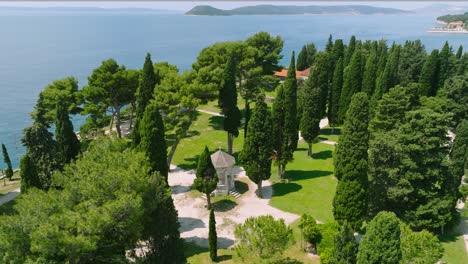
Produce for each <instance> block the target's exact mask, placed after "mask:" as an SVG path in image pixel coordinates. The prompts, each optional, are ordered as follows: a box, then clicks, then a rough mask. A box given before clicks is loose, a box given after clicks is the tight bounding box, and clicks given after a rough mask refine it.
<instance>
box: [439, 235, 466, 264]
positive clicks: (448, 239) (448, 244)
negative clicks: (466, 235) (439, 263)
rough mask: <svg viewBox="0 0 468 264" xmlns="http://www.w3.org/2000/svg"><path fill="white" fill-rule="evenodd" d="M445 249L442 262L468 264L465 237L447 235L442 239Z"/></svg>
mask: <svg viewBox="0 0 468 264" xmlns="http://www.w3.org/2000/svg"><path fill="white" fill-rule="evenodd" d="M440 240H441V242H442V246H443V247H444V256H443V257H442V260H443V261H445V262H446V263H448V264H464V263H468V254H467V252H466V251H465V242H464V241H463V236H461V235H458V236H453V235H447V236H444V237H441V238H440Z"/></svg>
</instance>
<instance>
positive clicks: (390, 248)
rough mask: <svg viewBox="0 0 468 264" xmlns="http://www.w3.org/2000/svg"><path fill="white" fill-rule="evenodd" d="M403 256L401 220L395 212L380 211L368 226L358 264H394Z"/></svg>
mask: <svg viewBox="0 0 468 264" xmlns="http://www.w3.org/2000/svg"><path fill="white" fill-rule="evenodd" d="M401 258H402V253H401V249H400V221H399V220H398V218H397V217H396V216H395V214H394V213H390V212H385V211H383V212H380V213H379V214H377V216H376V217H374V219H372V221H371V222H370V223H369V225H368V226H367V231H366V234H365V235H364V237H363V238H362V240H361V243H360V245H359V252H358V256H357V263H358V264H394V263H399V262H400V260H401Z"/></svg>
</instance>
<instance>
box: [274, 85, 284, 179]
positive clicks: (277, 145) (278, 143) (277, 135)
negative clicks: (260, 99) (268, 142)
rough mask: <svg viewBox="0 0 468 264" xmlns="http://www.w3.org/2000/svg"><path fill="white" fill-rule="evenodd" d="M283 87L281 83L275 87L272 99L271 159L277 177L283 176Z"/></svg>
mask: <svg viewBox="0 0 468 264" xmlns="http://www.w3.org/2000/svg"><path fill="white" fill-rule="evenodd" d="M284 96H285V95H284V88H283V84H281V85H280V86H278V88H276V97H275V100H274V101H273V107H272V119H273V124H272V125H273V159H274V160H275V164H276V166H277V170H278V177H280V178H281V177H283V174H282V171H283V170H282V168H283V153H284V149H283V139H284V126H285V123H284V122H285V118H284V116H285V109H284V101H285V98H284Z"/></svg>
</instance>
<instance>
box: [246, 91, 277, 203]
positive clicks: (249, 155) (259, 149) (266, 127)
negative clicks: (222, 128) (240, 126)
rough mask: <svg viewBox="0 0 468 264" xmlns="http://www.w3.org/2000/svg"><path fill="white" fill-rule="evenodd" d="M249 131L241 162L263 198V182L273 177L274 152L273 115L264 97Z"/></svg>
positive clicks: (253, 115) (254, 112)
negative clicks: (272, 159) (272, 139)
mask: <svg viewBox="0 0 468 264" xmlns="http://www.w3.org/2000/svg"><path fill="white" fill-rule="evenodd" d="M247 129H248V130H249V134H248V135H247V138H246V139H245V141H244V148H243V149H242V152H241V153H240V161H241V163H242V165H243V166H244V169H245V172H246V174H247V176H248V177H249V179H250V180H251V181H252V182H254V183H255V184H257V190H258V196H259V197H262V181H263V180H268V179H269V178H270V176H271V153H272V151H273V144H272V143H271V138H272V136H273V130H272V123H271V115H270V112H269V111H268V107H267V105H266V103H265V101H264V97H263V96H259V97H258V98H257V101H256V107H255V109H254V111H253V114H252V119H251V120H250V122H249V126H248V127H247Z"/></svg>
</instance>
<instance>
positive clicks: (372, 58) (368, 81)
mask: <svg viewBox="0 0 468 264" xmlns="http://www.w3.org/2000/svg"><path fill="white" fill-rule="evenodd" d="M378 62H379V61H378V58H377V51H376V50H374V49H372V50H371V53H370V55H369V57H368V58H367V61H366V65H365V67H364V76H363V78H362V91H363V92H365V93H366V94H367V95H369V96H372V94H373V93H374V90H375V82H376V79H377V63H378Z"/></svg>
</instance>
